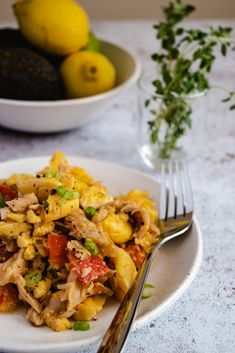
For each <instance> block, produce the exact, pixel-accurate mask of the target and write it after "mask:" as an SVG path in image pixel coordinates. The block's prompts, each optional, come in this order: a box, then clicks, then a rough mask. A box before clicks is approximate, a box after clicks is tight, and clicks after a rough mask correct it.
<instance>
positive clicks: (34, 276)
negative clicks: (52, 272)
mask: <svg viewBox="0 0 235 353" xmlns="http://www.w3.org/2000/svg"><path fill="white" fill-rule="evenodd" d="M41 279H42V272H41V271H33V272H30V273H29V274H27V275H26V276H25V281H26V285H27V287H28V288H30V289H32V288H34V287H35V286H36V284H38V282H39V281H41Z"/></svg>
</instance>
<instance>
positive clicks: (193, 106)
mask: <svg viewBox="0 0 235 353" xmlns="http://www.w3.org/2000/svg"><path fill="white" fill-rule="evenodd" d="M154 77H156V72H155V74H154V73H149V74H144V75H142V77H141V78H140V80H139V82H138V114H139V131H138V150H139V153H140V155H141V157H142V158H143V160H144V162H145V163H146V164H147V165H148V166H149V167H151V168H155V169H156V168H157V167H159V165H160V164H162V163H164V162H168V161H169V160H182V159H184V160H186V161H189V160H192V159H194V158H195V157H196V156H198V155H199V154H200V153H201V152H202V151H203V148H205V137H206V136H205V135H206V134H205V126H206V124H205V118H206V114H207V102H206V92H198V93H194V94H192V95H189V96H185V97H182V96H175V98H173V100H172V105H171V108H172V107H173V108H174V107H175V106H177V107H180V109H181V107H183V111H185V110H184V109H190V110H191V114H190V118H189V120H190V121H189V122H187V123H183V125H182V126H181V127H183V129H182V132H183V133H182V135H181V136H180V137H179V138H172V136H175V135H174V132H172V131H173V130H172V126H173V125H172V124H171V123H169V121H170V120H169V116H170V119H171V118H172V117H173V119H174V113H172V111H173V112H174V111H175V110H174V109H172V110H171V114H169V104H168V105H167V104H166V97H164V96H161V95H156V94H155V88H154V85H153V83H152V81H153V78H154ZM151 97H154V99H151V100H150V102H148V101H149V99H150V98H151ZM177 109H178V108H177ZM178 117H180V116H179V114H178ZM186 119H187V118H186ZM156 121H157V123H156ZM151 126H154V129H155V127H156V126H157V139H156V133H155V136H154V132H153V129H152V128H151ZM169 136H170V137H169ZM173 140H174V141H173ZM172 145H174V146H173V147H174V148H172V149H171V148H170V147H169V146H172ZM167 146H168V147H167Z"/></svg>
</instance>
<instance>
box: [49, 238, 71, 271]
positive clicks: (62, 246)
mask: <svg viewBox="0 0 235 353" xmlns="http://www.w3.org/2000/svg"><path fill="white" fill-rule="evenodd" d="M67 243H68V239H67V237H66V235H59V234H49V235H48V249H49V258H50V260H51V262H52V263H53V264H55V265H59V266H63V265H64V264H65V262H67V261H68V258H67V254H66V249H67Z"/></svg>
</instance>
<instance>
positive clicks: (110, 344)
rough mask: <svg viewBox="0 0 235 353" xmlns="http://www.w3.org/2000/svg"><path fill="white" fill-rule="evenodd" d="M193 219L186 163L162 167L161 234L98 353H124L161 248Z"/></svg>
mask: <svg viewBox="0 0 235 353" xmlns="http://www.w3.org/2000/svg"><path fill="white" fill-rule="evenodd" d="M192 219H193V196H192V189H191V183H190V179H189V174H188V169H187V165H186V164H185V162H169V163H168V164H163V165H162V167H161V193H160V213H159V225H160V230H161V235H160V238H159V240H158V242H157V243H156V244H155V246H154V247H153V249H152V251H151V253H150V254H149V255H148V256H147V257H146V259H145V260H144V262H143V264H142V266H141V267H140V269H139V271H138V274H137V277H136V280H135V281H134V283H133V285H132V287H131V288H130V289H129V291H128V292H127V293H126V295H125V297H124V299H123V301H122V302H121V304H120V306H119V308H118V310H117V312H116V314H115V316H114V318H113V320H112V322H111V324H110V326H109V328H108V330H107V331H106V333H105V336H104V338H103V340H102V342H101V345H100V347H99V350H98V352H97V353H120V352H121V350H122V349H123V347H124V344H125V342H126V339H127V336H128V334H129V331H130V329H131V326H132V324H133V322H134V319H135V316H136V312H137V309H138V306H139V302H140V299H141V297H142V293H143V289H144V284H145V280H146V277H147V275H148V273H149V269H150V266H151V263H152V260H153V258H154V256H155V254H156V252H157V251H158V250H159V249H160V247H161V246H162V245H163V244H165V243H166V242H168V241H169V240H171V239H173V238H175V237H177V236H179V235H181V234H183V233H185V232H187V230H188V229H189V228H190V226H191V224H192Z"/></svg>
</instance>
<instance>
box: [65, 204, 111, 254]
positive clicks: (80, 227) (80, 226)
mask: <svg viewBox="0 0 235 353" xmlns="http://www.w3.org/2000/svg"><path fill="white" fill-rule="evenodd" d="M66 225H67V227H68V228H70V229H71V232H70V234H71V235H72V236H73V237H74V238H76V239H78V240H79V239H81V238H85V239H91V240H93V241H94V242H95V243H96V244H97V245H98V246H100V247H101V248H102V252H103V254H104V256H110V257H113V256H114V251H113V249H114V248H115V245H114V243H113V241H112V240H111V239H110V237H109V236H108V234H106V233H104V232H101V231H99V229H98V228H97V226H96V225H95V224H94V223H93V222H91V221H89V219H87V218H86V216H85V214H84V212H83V211H82V210H81V209H78V210H76V211H74V212H72V213H70V214H69V215H68V216H67V217H66Z"/></svg>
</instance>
